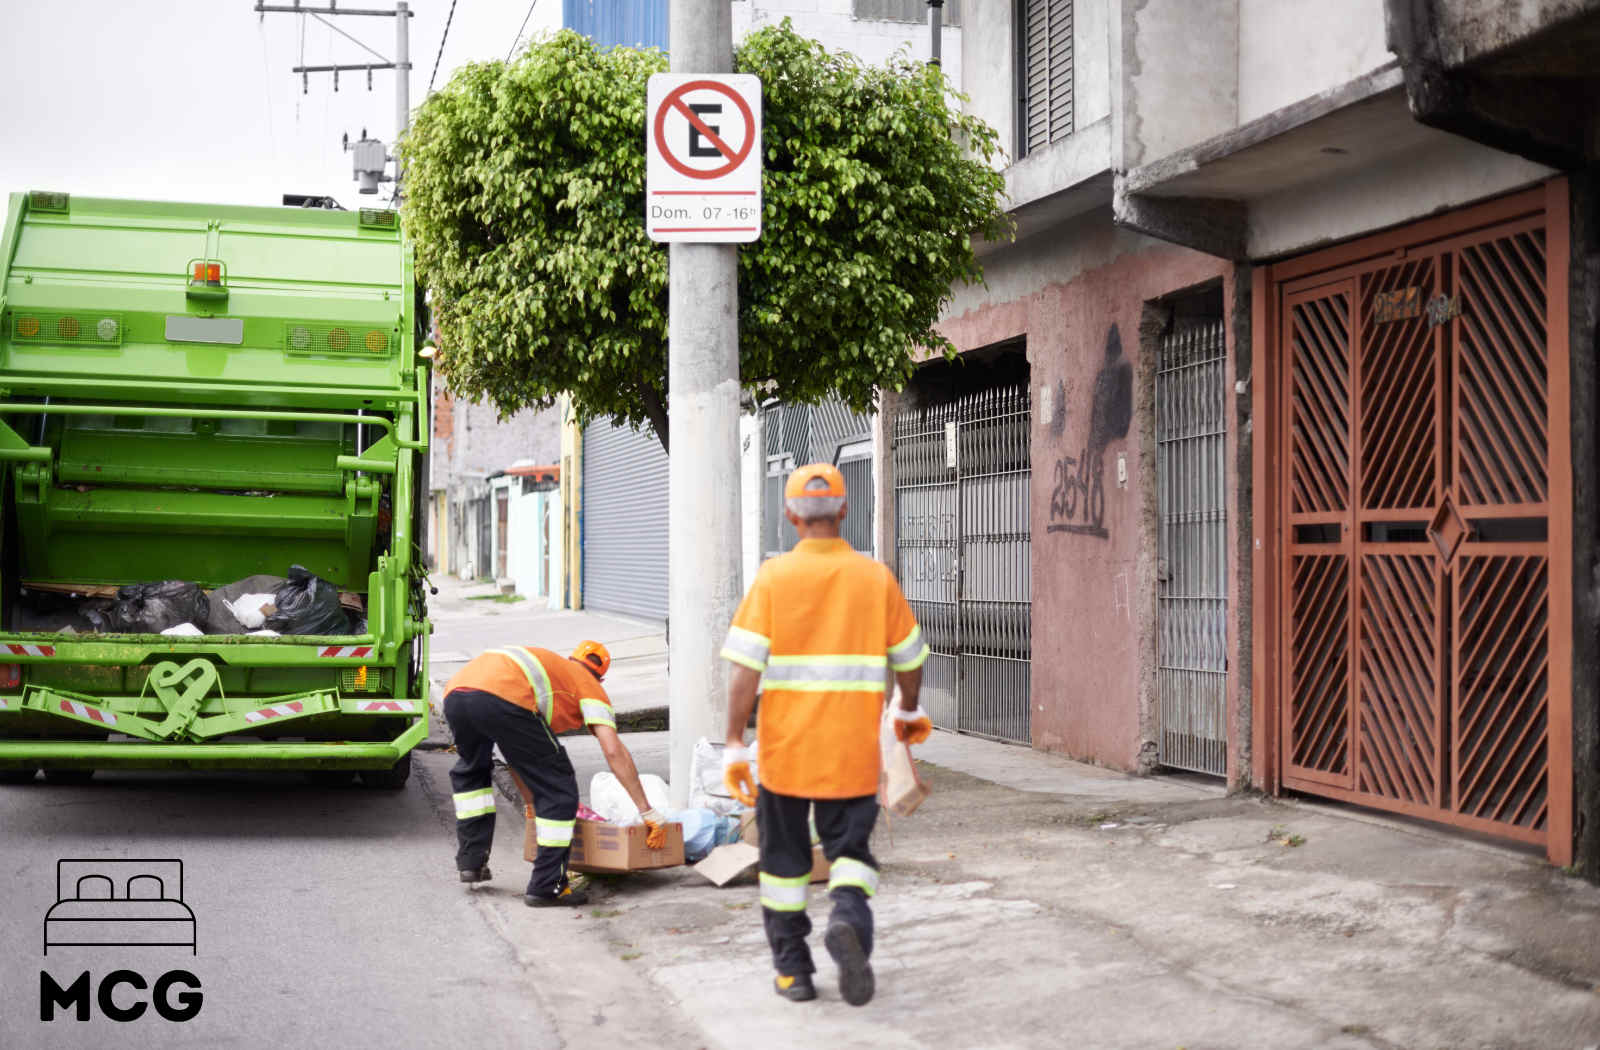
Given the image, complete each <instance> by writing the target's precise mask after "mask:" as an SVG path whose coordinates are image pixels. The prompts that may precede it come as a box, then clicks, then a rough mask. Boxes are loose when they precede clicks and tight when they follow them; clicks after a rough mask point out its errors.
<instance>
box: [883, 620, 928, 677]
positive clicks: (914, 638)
mask: <svg viewBox="0 0 1600 1050" xmlns="http://www.w3.org/2000/svg"><path fill="white" fill-rule="evenodd" d="M927 659H928V643H927V642H926V641H925V640H924V639H923V637H922V628H921V627H920V626H919V627H913V628H911V633H910V634H908V635H906V637H905V641H903V642H901V643H899V644H898V645H891V646H890V647H889V666H890V667H892V668H894V669H895V670H896V671H915V670H916V669H917V668H919V667H921V666H922V665H923V663H924V662H925V661H926V660H927Z"/></svg>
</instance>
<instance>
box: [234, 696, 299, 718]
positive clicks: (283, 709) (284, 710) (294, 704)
mask: <svg viewBox="0 0 1600 1050" xmlns="http://www.w3.org/2000/svg"><path fill="white" fill-rule="evenodd" d="M305 709H306V705H305V704H303V703H301V702H300V701H299V700H291V701H290V702H289V703H287V704H273V705H272V706H271V707H263V708H261V709H260V710H258V711H246V712H245V713H244V720H245V721H246V722H265V721H267V720H269V719H273V718H282V717H283V716H284V715H297V714H299V713H300V712H302V711H304V710H305Z"/></svg>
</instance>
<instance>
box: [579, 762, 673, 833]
mask: <svg viewBox="0 0 1600 1050" xmlns="http://www.w3.org/2000/svg"><path fill="white" fill-rule="evenodd" d="M639 784H640V786H641V787H643V788H644V797H645V801H647V802H649V803H650V807H651V808H652V809H659V810H665V809H667V807H668V806H669V805H670V799H669V797H668V791H667V782H666V781H665V780H662V779H661V778H660V777H658V776H656V775H655V774H654V773H644V774H641V775H640V777H639ZM589 808H590V809H592V810H594V811H595V812H596V813H598V814H600V815H601V816H602V817H604V818H605V819H606V821H607V823H611V824H637V823H639V807H637V806H635V805H634V804H633V799H631V798H629V797H628V793H627V792H626V791H624V790H623V789H622V782H621V781H619V780H618V779H617V775H616V774H615V773H612V772H610V771H606V772H603V773H596V774H595V775H594V779H593V780H591V781H589Z"/></svg>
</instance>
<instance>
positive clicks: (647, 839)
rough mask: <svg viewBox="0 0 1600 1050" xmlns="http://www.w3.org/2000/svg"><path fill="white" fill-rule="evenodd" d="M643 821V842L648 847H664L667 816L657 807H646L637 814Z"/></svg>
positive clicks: (665, 843)
mask: <svg viewBox="0 0 1600 1050" xmlns="http://www.w3.org/2000/svg"><path fill="white" fill-rule="evenodd" d="M639 817H640V819H642V820H643V821H644V826H645V836H644V844H645V846H646V847H647V848H649V849H665V848H666V845H667V818H666V817H664V816H662V815H661V811H660V810H659V809H654V808H651V809H647V810H645V811H644V812H643V813H641V814H639Z"/></svg>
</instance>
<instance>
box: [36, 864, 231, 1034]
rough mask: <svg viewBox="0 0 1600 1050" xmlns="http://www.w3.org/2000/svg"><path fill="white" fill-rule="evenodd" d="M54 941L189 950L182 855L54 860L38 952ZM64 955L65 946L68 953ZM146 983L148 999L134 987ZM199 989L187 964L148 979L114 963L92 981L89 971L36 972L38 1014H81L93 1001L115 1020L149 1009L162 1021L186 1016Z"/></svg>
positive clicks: (190, 916)
mask: <svg viewBox="0 0 1600 1050" xmlns="http://www.w3.org/2000/svg"><path fill="white" fill-rule="evenodd" d="M52 948H58V949H60V948H73V949H81V948H89V949H93V950H96V951H98V952H101V953H105V952H106V950H107V949H111V950H112V951H113V952H114V954H115V955H116V956H118V957H119V959H120V958H121V957H123V956H125V955H126V950H127V949H143V948H187V949H189V954H190V955H194V954H195V951H196V949H195V922H194V912H193V911H192V910H191V909H190V908H189V905H188V904H186V903H184V900H183V861H181V860H176V859H171V860H58V861H56V902H55V903H54V904H53V905H51V906H50V910H49V911H47V912H46V913H45V917H44V953H45V955H49V954H50V949H52ZM69 954H70V953H69ZM146 989H149V991H150V995H149V1001H148V1002H147V1001H146V1000H145V998H144V997H143V996H142V995H141V994H140V993H142V992H144V991H145V990H146ZM204 1002H205V994H204V992H202V991H201V988H200V978H198V977H196V976H195V975H194V974H192V973H190V972H189V971H188V970H168V971H166V972H165V973H162V974H161V975H160V976H159V977H156V978H155V979H154V980H150V979H147V978H146V977H145V976H144V975H143V974H141V973H139V972H138V971H137V970H129V969H118V970H112V971H111V972H109V973H107V974H106V975H105V976H103V977H102V978H101V979H100V981H99V984H98V987H97V986H96V984H95V982H94V979H93V977H92V976H91V974H90V972H89V971H88V970H83V971H82V972H80V973H79V974H78V975H77V976H76V977H75V978H73V979H71V980H69V981H66V982H61V981H57V980H56V978H55V977H54V976H53V975H52V974H51V973H50V972H49V971H48V970H40V971H39V1020H40V1021H54V1020H55V1019H56V1012H57V1010H63V1011H71V1012H72V1014H73V1015H74V1016H75V1017H76V1018H77V1020H79V1021H87V1020H89V1018H90V1015H91V1014H92V1012H93V1008H94V1005H95V1004H97V1003H98V1005H99V1007H100V1013H101V1014H103V1015H104V1016H106V1017H108V1018H110V1019H111V1020H113V1021H134V1020H137V1019H138V1018H140V1017H142V1016H143V1015H144V1013H145V1011H146V1010H147V1009H150V1008H153V1009H154V1010H155V1013H156V1014H157V1016H159V1017H161V1019H162V1020H165V1021H175V1022H178V1021H188V1020H191V1019H193V1018H194V1016H195V1015H196V1014H198V1013H199V1012H200V1007H201V1006H202V1005H203V1003H204Z"/></svg>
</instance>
